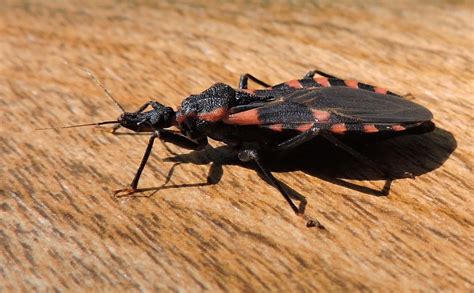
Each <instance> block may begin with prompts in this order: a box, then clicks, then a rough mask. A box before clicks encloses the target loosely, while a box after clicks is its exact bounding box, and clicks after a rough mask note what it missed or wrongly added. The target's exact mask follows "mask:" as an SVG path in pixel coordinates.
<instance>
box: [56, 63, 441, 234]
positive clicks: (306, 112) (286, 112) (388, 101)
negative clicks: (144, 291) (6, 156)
mask: <svg viewBox="0 0 474 293" xmlns="http://www.w3.org/2000/svg"><path fill="white" fill-rule="evenodd" d="M87 73H88V74H89V75H90V77H91V78H92V79H93V80H94V81H95V82H96V83H97V84H98V85H99V86H101V87H102V88H103V89H104V91H105V93H106V95H107V96H109V97H110V98H111V99H112V100H113V101H114V103H115V104H116V105H117V106H118V107H119V108H120V109H121V110H122V114H121V115H120V116H119V117H118V118H117V120H114V121H104V122H99V123H90V124H82V125H73V126H65V127H61V128H69V127H80V126H87V125H102V124H115V126H114V127H113V128H112V132H115V131H116V130H117V129H118V128H120V127H124V128H127V129H129V130H132V131H134V132H150V133H151V135H150V138H149V141H148V145H147V147H146V150H145V153H144V155H143V158H142V160H141V163H140V165H139V167H138V170H137V171H136V174H135V176H134V178H133V180H132V182H131V184H130V186H129V187H128V188H124V189H120V190H117V191H115V195H116V196H123V195H129V194H132V193H135V192H139V191H140V189H138V182H139V180H140V176H141V174H142V171H143V169H144V167H145V165H146V162H147V160H148V158H149V156H150V153H151V150H152V148H153V143H154V141H155V139H156V138H159V139H160V140H162V141H164V142H169V143H173V144H175V145H177V146H180V147H183V148H185V149H191V150H201V149H203V148H204V147H205V146H206V145H207V144H208V138H211V139H214V140H217V141H221V142H224V143H226V144H227V145H229V146H232V147H233V148H234V149H235V150H236V153H237V157H238V158H239V159H240V160H241V161H242V162H248V161H253V162H254V163H255V165H256V167H257V170H258V171H259V172H260V173H261V174H262V175H263V177H264V178H265V179H267V180H268V181H269V182H271V183H272V184H273V185H274V186H275V187H276V188H277V189H278V191H279V192H280V193H281V194H282V195H283V197H284V198H285V200H286V201H287V202H288V204H289V205H290V207H291V209H292V210H293V211H294V212H295V213H296V214H297V215H301V213H300V210H299V209H298V208H297V207H296V205H295V204H294V203H293V201H292V200H291V199H290V196H289V194H288V192H287V191H286V190H285V189H284V188H283V187H282V185H281V184H280V182H279V181H278V180H277V179H276V178H275V177H274V176H273V175H272V173H271V172H270V171H269V170H268V169H267V168H266V167H265V166H264V165H263V164H262V161H261V157H262V154H271V153H272V152H280V151H285V150H288V149H292V148H295V147H297V146H299V145H301V144H303V143H304V142H307V141H309V140H311V139H313V138H314V137H316V136H321V137H323V138H325V139H327V140H329V141H330V142H332V143H333V144H334V145H336V146H337V147H339V148H341V149H342V150H344V151H346V152H348V153H349V154H351V155H352V156H354V157H355V158H356V159H358V160H360V161H361V162H363V163H365V164H367V165H369V166H371V167H372V168H374V169H376V170H378V171H380V172H381V173H383V174H384V175H385V176H386V177H387V179H389V180H393V179H395V177H394V176H392V175H391V172H390V171H388V170H387V169H385V168H382V167H380V166H378V165H376V164H375V163H373V162H372V161H370V160H369V159H367V158H366V157H364V156H363V155H362V154H360V153H359V152H357V151H356V150H354V149H352V148H351V147H350V146H348V145H346V144H345V143H343V142H342V141H341V140H340V139H339V137H341V136H344V135H347V134H350V133H352V134H354V133H355V134H362V135H368V136H370V135H374V134H376V133H379V134H380V133H381V134H390V133H397V134H403V133H406V134H408V133H424V132H429V131H431V130H433V129H434V124H433V123H432V122H431V120H432V118H433V115H432V113H431V112H430V111H429V110H428V109H427V108H425V107H423V106H421V105H418V104H416V103H414V102H412V101H409V100H407V99H405V98H404V97H402V96H400V95H398V94H395V93H393V92H391V91H388V90H386V89H382V88H379V87H375V86H372V85H368V84H365V83H360V82H357V81H354V80H343V79H340V78H337V77H335V76H332V75H329V74H327V73H324V72H322V71H317V70H314V71H310V72H308V73H307V74H306V75H304V77H303V78H301V79H295V80H291V81H287V82H284V83H280V84H277V85H274V86H270V85H269V84H268V83H266V82H263V81H261V80H260V79H258V78H256V77H254V76H252V75H250V74H244V75H242V76H241V78H240V82H239V86H238V88H233V87H231V86H229V85H227V84H224V83H216V84H214V85H213V86H211V87H210V88H208V89H206V90H205V91H203V92H202V93H200V94H197V95H191V96H189V97H187V98H186V99H184V100H183V101H182V103H181V106H180V107H178V109H177V110H176V111H175V110H173V109H172V108H171V107H167V106H165V105H163V104H160V103H158V102H156V101H149V102H146V103H145V104H143V106H141V107H140V108H139V109H138V110H137V111H135V112H126V111H125V110H124V109H123V107H122V106H121V105H120V104H119V103H118V102H117V100H116V99H115V98H114V97H113V96H112V95H111V94H110V92H109V91H108V90H107V89H106V88H105V87H104V86H103V85H102V84H101V83H100V82H99V81H98V80H97V79H96V78H95V77H94V76H93V75H92V74H91V73H90V72H87ZM249 80H251V81H253V82H255V83H257V84H259V85H260V86H262V87H263V88H262V89H250V88H248V81H249ZM149 107H151V110H148V111H145V110H146V109H147V108H149ZM171 127H174V128H176V129H177V130H170V129H168V128H171ZM404 177H413V175H412V174H410V173H408V172H405V173H404ZM307 226H319V227H321V228H323V226H322V225H321V224H319V222H317V221H315V220H309V221H308V222H307Z"/></svg>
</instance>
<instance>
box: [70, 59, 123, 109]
mask: <svg viewBox="0 0 474 293" xmlns="http://www.w3.org/2000/svg"><path fill="white" fill-rule="evenodd" d="M64 64H66V65H69V66H72V67H75V68H77V69H79V70H81V71H83V72H85V73H86V74H87V75H88V76H89V77H90V79H92V81H93V82H94V83H95V84H96V85H98V86H100V87H101V88H102V89H103V90H104V92H105V95H106V96H107V97H109V98H110V99H111V100H112V101H113V102H114V104H115V106H117V107H118V108H119V109H120V110H121V111H122V112H125V109H124V107H122V105H120V103H119V102H118V101H117V99H115V98H114V96H112V93H111V92H110V91H109V90H108V89H107V88H106V87H105V86H104V85H103V84H102V83H101V82H100V81H99V79H97V78H96V77H95V75H94V74H93V73H92V71H90V70H89V69H87V68H83V67H80V66H77V65H71V64H69V62H67V61H64Z"/></svg>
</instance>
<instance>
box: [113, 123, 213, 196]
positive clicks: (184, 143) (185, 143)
mask: <svg viewBox="0 0 474 293" xmlns="http://www.w3.org/2000/svg"><path fill="white" fill-rule="evenodd" d="M157 137H158V138H160V139H162V140H163V141H165V142H171V143H173V144H176V145H178V146H180V147H183V148H187V149H193V150H200V149H202V148H203V147H204V146H206V145H207V138H204V139H201V140H200V141H199V142H195V141H194V140H192V139H190V138H188V137H185V136H183V135H180V134H177V133H175V132H173V131H170V130H160V131H155V132H153V133H152V134H151V135H150V139H149V140H148V145H147V147H146V150H145V153H144V154H143V158H142V160H141V162H140V166H138V170H137V172H136V173H135V177H134V178H133V180H132V183H130V187H129V188H124V189H119V190H117V191H115V192H114V195H115V196H117V197H120V196H126V195H130V194H133V193H135V192H137V191H139V189H137V187H138V182H139V181H140V176H141V175H142V172H143V169H144V168H145V165H146V162H147V161H148V158H149V157H150V153H151V150H152V148H153V143H154V142H155V139H156V138H157Z"/></svg>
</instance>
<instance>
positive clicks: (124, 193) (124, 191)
mask: <svg viewBox="0 0 474 293" xmlns="http://www.w3.org/2000/svg"><path fill="white" fill-rule="evenodd" d="M136 192H138V190H137V189H134V188H131V187H127V188H123V189H119V190H115V191H114V197H115V198H120V197H124V196H128V195H132V194H134V193H136Z"/></svg>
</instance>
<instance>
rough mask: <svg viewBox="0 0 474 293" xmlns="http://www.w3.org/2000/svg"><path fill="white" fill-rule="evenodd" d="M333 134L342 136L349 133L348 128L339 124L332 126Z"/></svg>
mask: <svg viewBox="0 0 474 293" xmlns="http://www.w3.org/2000/svg"><path fill="white" fill-rule="evenodd" d="M330 130H331V132H334V133H339V134H342V133H344V132H346V131H347V127H346V125H345V124H344V123H337V124H334V125H332V126H331V129H330Z"/></svg>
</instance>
